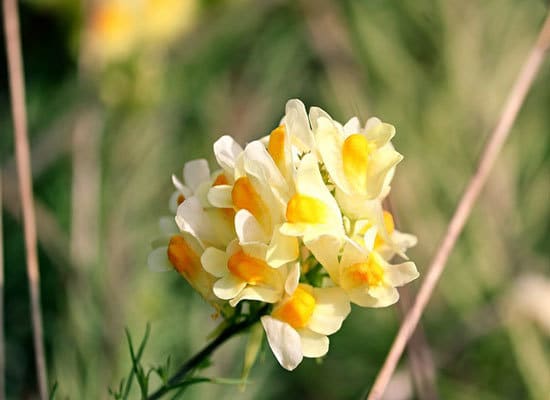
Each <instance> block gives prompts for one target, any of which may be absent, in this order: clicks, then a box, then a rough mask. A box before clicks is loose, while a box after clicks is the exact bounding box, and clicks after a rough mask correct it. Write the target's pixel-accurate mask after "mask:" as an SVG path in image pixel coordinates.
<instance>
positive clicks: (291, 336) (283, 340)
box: [261, 315, 303, 371]
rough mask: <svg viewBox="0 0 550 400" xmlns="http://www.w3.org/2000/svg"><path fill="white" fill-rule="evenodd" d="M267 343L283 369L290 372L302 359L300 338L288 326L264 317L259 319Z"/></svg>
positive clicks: (266, 316)
mask: <svg viewBox="0 0 550 400" xmlns="http://www.w3.org/2000/svg"><path fill="white" fill-rule="evenodd" d="M261 322H262V325H263V327H264V330H265V333H266V336H267V342H268V343H269V347H271V351H273V355H274V356H275V358H276V359H277V361H279V364H281V366H282V367H283V368H284V369H287V370H289V371H292V370H293V369H295V368H296V367H297V366H298V365H299V364H300V363H301V362H302V359H303V355H302V344H301V338H300V335H299V334H298V332H296V330H295V329H294V328H292V327H291V326H290V325H289V324H287V323H285V322H282V321H279V320H278V319H275V318H273V317H270V316H268V315H265V316H263V317H262V318H261Z"/></svg>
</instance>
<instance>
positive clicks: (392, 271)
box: [384, 261, 419, 287]
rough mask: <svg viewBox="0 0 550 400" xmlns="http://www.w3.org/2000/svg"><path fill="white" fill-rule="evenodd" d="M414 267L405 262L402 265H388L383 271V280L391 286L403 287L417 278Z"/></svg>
mask: <svg viewBox="0 0 550 400" xmlns="http://www.w3.org/2000/svg"><path fill="white" fill-rule="evenodd" d="M418 276H419V274H418V270H417V269H416V265H415V264H414V263H413V262H411V261H407V262H404V263H402V264H397V265H390V266H388V267H387V268H386V269H385V271H384V280H386V282H388V283H389V284H390V285H392V286H397V287H399V286H403V285H405V284H407V283H409V282H411V281H413V280H415V279H416V278H418Z"/></svg>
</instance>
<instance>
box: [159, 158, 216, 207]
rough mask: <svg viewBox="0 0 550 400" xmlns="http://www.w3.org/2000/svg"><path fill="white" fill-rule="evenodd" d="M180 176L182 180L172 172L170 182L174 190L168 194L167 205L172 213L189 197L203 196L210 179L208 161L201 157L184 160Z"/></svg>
mask: <svg viewBox="0 0 550 400" xmlns="http://www.w3.org/2000/svg"><path fill="white" fill-rule="evenodd" d="M182 176H183V181H181V180H180V179H179V178H178V177H177V176H176V175H174V174H172V183H173V184H174V187H175V188H176V191H175V192H174V193H172V196H170V200H169V207H170V211H172V212H173V213H175V212H176V210H177V208H178V206H179V205H180V204H181V203H183V201H184V200H185V199H188V198H189V197H192V196H197V197H199V198H204V196H205V190H207V188H208V184H209V181H210V168H209V167H208V162H207V161H206V160H205V159H202V158H201V159H197V160H192V161H188V162H186V163H185V165H184V166H183V174H182Z"/></svg>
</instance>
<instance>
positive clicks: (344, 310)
mask: <svg viewBox="0 0 550 400" xmlns="http://www.w3.org/2000/svg"><path fill="white" fill-rule="evenodd" d="M314 294H315V301H316V304H315V310H314V311H313V314H312V315H311V319H310V320H309V324H308V327H309V328H310V329H311V330H312V331H314V332H317V333H321V334H323V335H332V334H333V333H334V332H336V331H338V330H339V329H340V327H341V326H342V322H343V321H344V319H345V318H346V317H347V316H348V314H349V313H350V311H351V307H350V305H349V298H348V295H347V294H346V292H344V291H343V290H342V289H340V288H338V287H333V288H315V289H314Z"/></svg>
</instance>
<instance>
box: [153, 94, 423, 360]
mask: <svg viewBox="0 0 550 400" xmlns="http://www.w3.org/2000/svg"><path fill="white" fill-rule="evenodd" d="M394 134H395V128H394V127H393V126H392V125H390V124H387V123H384V122H382V121H380V120H379V119H377V118H370V119H369V120H368V121H367V122H366V124H365V125H364V126H361V124H360V123H359V120H358V119H357V118H356V117H354V118H352V119H350V120H349V121H348V122H347V123H346V124H345V125H342V124H340V123H339V122H337V121H335V120H333V119H332V118H331V117H330V116H329V115H328V114H327V113H326V112H324V111H323V110H321V109H320V108H317V107H312V108H311V109H310V112H309V115H308V114H307V113H306V109H305V107H304V105H303V103H302V102H300V101H299V100H290V101H289V102H288V103H287V105H286V113H285V116H284V117H283V119H282V120H281V123H280V125H279V126H278V127H276V128H275V129H274V130H273V131H272V132H271V133H270V134H269V135H268V136H266V137H264V138H262V139H260V140H257V141H253V142H251V143H249V144H248V145H247V146H246V147H245V148H244V149H243V148H242V147H241V146H240V145H239V144H237V143H236V142H235V141H234V140H233V139H232V138H231V137H230V136H223V137H221V138H220V139H219V140H218V141H216V142H215V144H214V155H215V157H216V160H217V162H218V165H219V167H220V168H219V169H217V170H216V171H214V172H211V171H210V169H209V166H208V163H207V162H206V160H203V159H199V160H194V161H190V162H188V163H186V164H185V166H184V168H183V181H182V180H180V179H179V178H178V177H176V176H173V177H172V179H173V183H174V186H175V187H176V191H175V193H174V194H173V196H172V197H171V199H170V207H171V209H172V211H173V212H175V224H174V219H173V218H164V219H162V220H161V229H162V230H163V233H164V234H165V236H164V239H159V240H157V241H156V242H155V243H154V247H155V248H154V250H153V251H152V252H151V254H150V256H149V265H150V267H151V268H153V269H175V270H177V271H178V272H179V273H180V274H181V275H182V276H183V277H184V278H185V279H186V280H187V281H188V282H189V284H190V285H191V286H192V287H193V288H194V289H195V290H197V291H198V292H199V293H200V294H201V295H202V296H203V297H204V298H205V299H206V300H207V301H208V302H210V303H211V304H212V305H213V306H214V307H216V309H218V310H219V311H220V312H221V313H222V315H224V317H226V318H227V316H228V315H231V312H232V311H231V310H232V309H233V310H235V309H236V308H238V307H239V306H240V305H241V304H242V303H241V302H244V301H246V302H248V303H249V305H250V306H254V305H257V304H269V305H270V307H269V311H268V313H267V314H266V315H264V316H262V318H261V323H262V325H263V327H264V330H265V332H266V335H267V339H268V343H269V345H270V347H271V349H272V351H273V354H274V355H275V357H276V358H277V360H278V361H279V363H280V364H281V365H282V366H283V367H284V368H286V369H288V370H292V369H294V368H296V366H298V364H299V363H300V362H301V361H302V359H303V357H321V356H323V355H325V354H326V353H327V351H328V347H329V339H328V335H331V334H333V333H335V332H336V331H338V330H339V329H340V327H341V325H342V322H343V321H344V319H345V318H346V317H347V315H348V314H349V312H350V303H354V304H356V305H358V306H361V307H386V306H389V305H391V304H394V303H395V302H396V301H397V300H398V298H399V293H398V291H397V289H396V287H399V286H402V285H404V284H406V283H408V282H410V281H412V280H414V279H415V278H417V277H418V272H417V269H416V266H415V264H414V263H413V262H410V261H409V262H404V263H401V264H391V263H390V260H391V259H392V258H393V256H394V255H396V254H397V255H400V256H401V257H402V258H406V256H405V254H404V253H405V251H406V250H407V249H408V248H409V247H411V246H414V245H415V244H416V238H415V237H414V236H412V235H409V234H405V233H401V232H399V231H397V230H396V229H395V227H394V223H393V218H392V215H391V214H390V213H389V212H388V211H386V210H384V209H383V207H382V200H383V199H384V198H385V197H386V196H387V195H388V194H389V191H390V183H391V180H392V177H393V174H394V170H395V167H396V165H397V164H398V163H399V162H400V161H401V159H402V156H401V154H399V153H398V152H396V151H395V149H394V147H393V145H392V144H391V139H392V137H393V136H394Z"/></svg>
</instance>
